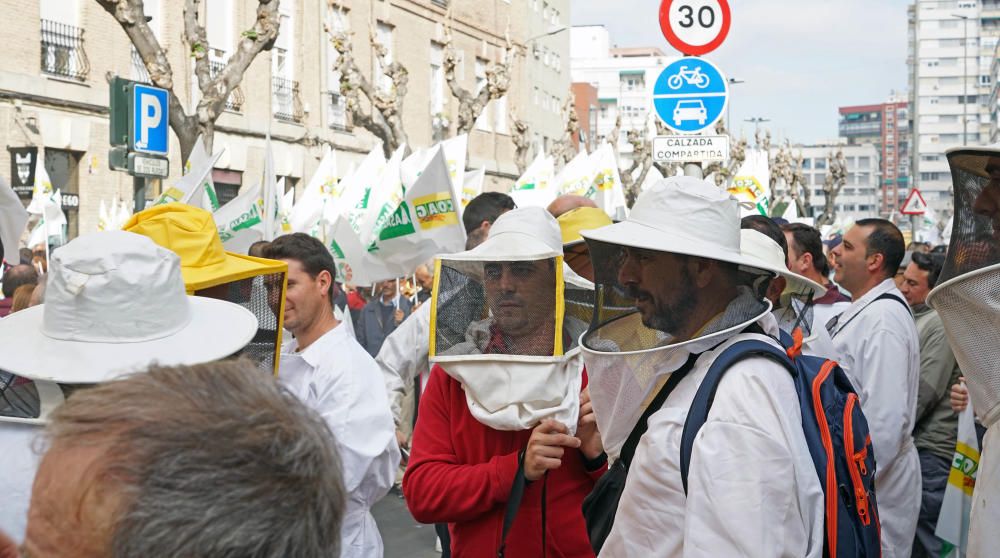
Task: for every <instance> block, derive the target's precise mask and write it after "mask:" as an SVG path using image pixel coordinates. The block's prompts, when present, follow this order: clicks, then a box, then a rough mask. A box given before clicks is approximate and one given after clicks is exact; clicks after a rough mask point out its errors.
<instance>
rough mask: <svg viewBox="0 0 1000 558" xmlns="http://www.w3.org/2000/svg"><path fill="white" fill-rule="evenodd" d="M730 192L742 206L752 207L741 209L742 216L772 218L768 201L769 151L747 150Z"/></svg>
mask: <svg viewBox="0 0 1000 558" xmlns="http://www.w3.org/2000/svg"><path fill="white" fill-rule="evenodd" d="M728 190H729V193H730V194H732V195H733V196H734V197H735V198H736V199H737V200H739V201H740V202H741V204H748V205H749V206H752V208H748V206H744V207H741V208H740V213H741V215H742V216H744V217H745V216H747V215H755V214H756V215H764V216H765V217H770V210H771V208H770V207H768V204H769V201H768V200H769V199H770V192H771V172H770V168H769V167H768V161H767V151H764V150H762V149H747V150H746V160H745V161H743V164H742V165H741V166H740V168H739V170H738V171H736V175H735V176H734V177H733V179H732V181H731V182H730V183H729V188H728Z"/></svg>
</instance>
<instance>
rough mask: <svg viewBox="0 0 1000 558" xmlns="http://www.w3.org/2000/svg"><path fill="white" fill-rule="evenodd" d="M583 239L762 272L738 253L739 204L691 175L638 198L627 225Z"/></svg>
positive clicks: (662, 183)
mask: <svg viewBox="0 0 1000 558" xmlns="http://www.w3.org/2000/svg"><path fill="white" fill-rule="evenodd" d="M580 234H581V235H582V236H583V237H584V238H585V239H587V240H595V241H598V242H605V243H608V244H616V245H620V246H628V247H631V248H643V249H647V250H655V251H657V252H669V253H672V254H682V255H687V256H696V257H700V258H707V259H711V260H719V261H723V262H728V263H733V264H736V265H738V266H741V267H743V268H745V269H746V270H747V271H753V270H758V271H764V272H766V273H771V274H773V272H770V271H766V270H764V269H762V268H760V261H759V260H758V259H757V258H753V257H750V256H747V255H746V254H744V253H743V252H742V251H741V250H740V208H739V202H738V201H737V200H736V198H734V197H732V196H731V195H730V194H729V193H728V192H726V191H725V190H723V189H721V188H719V187H717V186H715V185H712V184H709V183H708V182H705V181H704V180H702V179H699V178H695V177H693V176H671V177H669V178H664V179H663V180H660V181H658V182H656V183H655V184H653V186H651V187H650V188H648V189H646V190H644V191H643V192H642V193H641V194H639V198H638V199H637V200H636V202H635V205H634V206H633V207H632V212H631V213H630V214H629V217H628V219H627V220H625V221H621V222H618V223H615V224H613V225H608V226H606V227H601V228H599V229H593V230H585V231H580Z"/></svg>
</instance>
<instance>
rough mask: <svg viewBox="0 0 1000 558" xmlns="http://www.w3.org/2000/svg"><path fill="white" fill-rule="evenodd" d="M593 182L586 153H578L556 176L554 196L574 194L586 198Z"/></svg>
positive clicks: (590, 166) (591, 169)
mask: <svg viewBox="0 0 1000 558" xmlns="http://www.w3.org/2000/svg"><path fill="white" fill-rule="evenodd" d="M593 180H594V168H593V164H592V163H591V161H590V157H589V156H588V155H587V152H586V151H580V152H579V153H577V154H576V157H573V160H571V161H570V162H569V163H566V166H565V167H563V169H562V170H561V171H560V172H559V174H558V175H556V178H555V181H554V182H555V187H556V195H559V196H561V195H564V194H576V195H578V196H586V195H587V191H588V190H590V186H591V183H592V182H593Z"/></svg>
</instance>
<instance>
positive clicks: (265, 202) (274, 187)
mask: <svg viewBox="0 0 1000 558" xmlns="http://www.w3.org/2000/svg"><path fill="white" fill-rule="evenodd" d="M282 184H284V182H282ZM261 185H262V186H261V211H262V212H263V221H264V222H263V225H264V240H274V237H275V236H277V235H278V232H279V231H280V230H281V223H280V216H279V215H278V212H279V210H280V208H281V194H282V192H283V190H279V189H278V184H277V176H275V173H274V150H273V148H272V147H271V132H270V130H268V132H267V139H266V140H265V142H264V176H263V178H262V179H261Z"/></svg>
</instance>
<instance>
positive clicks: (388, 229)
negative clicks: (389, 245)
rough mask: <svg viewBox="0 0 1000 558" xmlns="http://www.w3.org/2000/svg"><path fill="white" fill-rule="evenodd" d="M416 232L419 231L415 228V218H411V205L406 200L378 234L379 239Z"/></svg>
mask: <svg viewBox="0 0 1000 558" xmlns="http://www.w3.org/2000/svg"><path fill="white" fill-rule="evenodd" d="M415 232H417V231H416V229H414V228H413V220H412V219H411V218H410V206H409V204H407V203H406V202H403V203H401V204H399V207H398V208H396V211H394V212H393V213H392V215H390V216H389V219H388V220H387V221H386V223H385V228H383V229H382V232H380V233H379V235H378V239H379V240H389V239H390V238H399V237H401V236H406V235H408V234H413V233H415ZM372 248H374V246H373V247H372Z"/></svg>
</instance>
